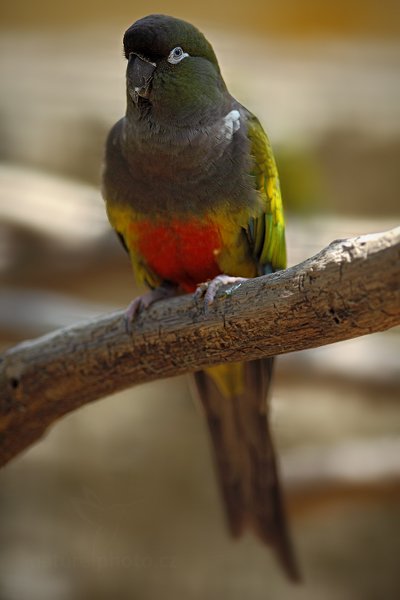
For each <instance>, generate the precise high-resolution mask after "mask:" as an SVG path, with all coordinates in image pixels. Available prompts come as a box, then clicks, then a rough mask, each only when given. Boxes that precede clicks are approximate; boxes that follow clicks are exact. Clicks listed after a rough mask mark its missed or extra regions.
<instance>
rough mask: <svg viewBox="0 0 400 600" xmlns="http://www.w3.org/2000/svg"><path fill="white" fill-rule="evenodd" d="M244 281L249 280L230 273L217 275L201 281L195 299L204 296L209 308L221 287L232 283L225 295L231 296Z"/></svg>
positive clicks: (206, 307)
mask: <svg viewBox="0 0 400 600" xmlns="http://www.w3.org/2000/svg"><path fill="white" fill-rule="evenodd" d="M243 281H247V279H246V278H245V277H231V276H230V275H217V277H214V279H212V280H211V281H206V282H205V283H201V284H200V285H199V286H198V288H197V289H196V291H195V293H194V298H195V300H198V299H200V298H202V297H204V306H205V309H206V310H207V309H208V308H209V307H210V306H211V304H212V303H213V302H214V300H215V297H216V295H217V293H218V292H219V290H220V288H221V287H223V286H225V285H229V284H232V285H231V286H230V287H229V288H228V289H226V290H225V295H227V296H230V295H231V294H232V293H233V292H234V291H235V290H236V289H237V288H238V287H239V286H240V284H241V283H243Z"/></svg>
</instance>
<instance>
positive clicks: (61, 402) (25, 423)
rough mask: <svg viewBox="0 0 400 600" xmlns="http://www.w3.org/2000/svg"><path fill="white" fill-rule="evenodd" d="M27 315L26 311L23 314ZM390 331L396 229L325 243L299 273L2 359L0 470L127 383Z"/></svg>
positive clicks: (100, 322) (102, 321) (394, 318)
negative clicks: (64, 419)
mask: <svg viewBox="0 0 400 600" xmlns="http://www.w3.org/2000/svg"><path fill="white" fill-rule="evenodd" d="M26 310H29V306H27V307H26ZM399 323H400V228H397V229H394V230H392V231H389V232H385V233H380V234H373V235H367V236H361V237H357V238H354V239H349V240H344V241H343V240H342V241H335V242H333V243H332V244H330V245H329V246H328V247H327V248H325V249H324V250H322V251H321V252H320V253H319V254H317V255H316V256H314V257H313V258H310V259H308V260H306V261H305V262H303V263H301V264H299V265H297V266H295V267H292V268H290V269H287V270H286V271H282V272H279V273H275V274H273V275H267V276H265V277H259V278H257V279H252V280H249V281H246V282H244V283H242V284H240V285H236V286H234V287H233V288H232V289H228V290H227V291H225V292H224V291H221V292H220V293H219V295H218V297H217V299H216V301H215V302H214V304H213V305H212V306H211V307H210V309H209V310H208V311H205V310H204V305H203V303H202V302H201V300H197V301H196V300H195V299H194V298H193V296H192V295H185V296H180V297H178V298H174V299H172V300H166V301H162V302H159V303H157V304H155V305H153V306H152V307H151V308H150V309H149V310H147V311H145V312H144V313H142V314H141V315H140V316H139V317H138V319H137V320H136V321H135V323H134V325H133V327H132V332H131V333H129V332H127V331H126V328H125V323H124V319H123V313H122V312H117V313H113V314H110V315H105V316H103V317H100V318H98V319H95V320H92V321H89V322H86V323H83V324H80V325H77V326H74V327H69V328H66V329H61V330H58V331H55V332H54V333H51V334H49V335H46V336H43V337H41V338H38V339H36V340H33V341H26V342H23V343H21V344H18V345H17V346H15V347H14V348H11V349H10V350H8V351H7V352H6V353H5V354H4V355H3V356H2V357H1V358H0V390H1V391H0V464H4V463H6V462H7V461H8V460H10V459H11V458H12V457H13V456H15V455H16V454H18V453H19V452H21V451H22V450H23V449H24V448H26V447H27V446H28V445H29V444H31V443H32V442H34V441H36V440H37V439H38V438H39V437H40V436H41V435H42V433H43V432H44V431H45V430H46V428H47V427H48V426H49V425H50V424H51V423H53V422H54V421H55V420H56V419H58V418H59V417H61V416H62V415H64V414H66V413H68V412H70V411H72V410H74V409H76V408H78V407H80V406H82V405H84V404H86V403H88V402H91V401H92V400H96V399H98V398H101V397H102V396H106V395H107V394H111V393H113V392H116V391H118V390H122V389H124V388H127V387H129V386H132V385H134V384H137V383H143V382H146V381H150V380H154V379H158V378H161V377H171V376H173V375H178V374H181V373H185V372H188V371H195V370H198V369H199V368H201V367H203V366H205V365H211V364H217V363H220V362H223V361H236V360H243V359H246V360H249V359H252V358H257V357H261V356H274V355H277V354H283V353H286V352H292V351H294V350H302V349H306V348H313V347H318V346H321V345H324V344H330V343H332V342H338V341H341V340H346V339H350V338H354V337H358V336H361V335H365V334H367V333H373V332H376V331H382V330H385V329H388V328H390V327H393V326H395V325H397V324H399Z"/></svg>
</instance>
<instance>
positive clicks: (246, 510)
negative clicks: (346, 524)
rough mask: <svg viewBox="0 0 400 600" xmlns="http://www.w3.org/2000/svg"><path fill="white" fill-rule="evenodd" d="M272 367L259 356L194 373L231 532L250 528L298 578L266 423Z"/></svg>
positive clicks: (289, 573) (240, 532)
mask: <svg viewBox="0 0 400 600" xmlns="http://www.w3.org/2000/svg"><path fill="white" fill-rule="evenodd" d="M272 368H273V359H261V360H255V361H250V362H246V363H231V364H225V365H221V366H218V367H212V368H209V369H206V370H205V371H200V372H198V373H195V374H194V377H195V383H196V387H197V390H198V392H199V395H200V399H201V402H202V405H203V408H204V411H205V413H206V417H207V421H208V427H209V430H210V434H211V439H212V442H213V451H214V459H215V463H216V468H217V474H218V478H219V483H220V488H221V493H222V498H223V501H224V503H225V508H226V515H227V520H228V526H229V529H230V531H231V534H232V535H233V536H234V537H239V536H240V535H241V534H242V533H243V531H244V530H245V529H246V528H250V529H252V530H253V531H254V533H255V534H256V535H257V536H258V537H259V538H260V539H261V540H262V541H263V542H264V543H265V544H268V545H270V546H272V547H273V548H274V550H275V552H276V554H277V556H278V559H279V561H280V562H281V564H282V566H283V567H284V569H285V571H286V573H287V575H288V576H289V578H290V579H291V580H292V581H299V579H300V576H299V570H298V567H297V563H296V559H295V556H294V552H293V547H292V542H291V539H290V534H289V529H288V525H287V518H286V512H285V506H284V500H283V495H282V491H281V487H280V482H279V473H278V468H277V461H276V457H275V452H274V447H273V443H272V438H271V435H270V432H269V427H268V405H267V394H268V390H269V387H270V383H271V377H272Z"/></svg>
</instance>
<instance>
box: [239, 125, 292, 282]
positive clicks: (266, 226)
mask: <svg viewBox="0 0 400 600" xmlns="http://www.w3.org/2000/svg"><path fill="white" fill-rule="evenodd" d="M248 136H249V139H250V144H251V146H250V151H251V154H252V156H253V159H254V164H253V170H252V173H251V174H252V175H253V177H254V179H255V183H256V186H257V189H258V191H259V192H260V195H261V197H262V200H263V204H264V212H263V214H262V215H260V216H258V217H257V218H256V219H251V220H250V225H249V235H250V238H251V239H252V240H253V243H254V253H255V258H256V260H257V261H258V262H259V264H260V265H261V266H264V265H271V267H272V270H274V271H276V270H279V269H285V268H286V242H285V222H284V217H283V206H282V196H281V190H280V185H279V176H278V170H277V167H276V162H275V158H274V154H273V151H272V148H271V144H270V142H269V139H268V137H267V134H266V133H265V131H264V130H263V128H262V126H261V123H260V122H259V120H258V119H257V118H256V117H255V116H254V115H252V116H251V117H250V119H249V124H248Z"/></svg>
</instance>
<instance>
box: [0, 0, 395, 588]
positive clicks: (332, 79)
mask: <svg viewBox="0 0 400 600" xmlns="http://www.w3.org/2000/svg"><path fill="white" fill-rule="evenodd" d="M1 12H2V18H1V25H0V27H1V36H0V79H1V84H2V85H1V102H0V277H1V288H0V345H1V348H3V349H5V348H7V347H9V346H10V345H12V344H13V343H15V342H17V341H18V340H22V339H26V338H29V337H34V336H36V335H39V334H42V333H44V332H46V331H49V330H52V329H54V328H57V327H59V326H62V325H68V324H70V323H76V322H78V321H80V320H83V319H85V318H87V317H89V316H93V315H96V314H99V313H102V312H105V311H107V310H110V309H113V308H116V307H118V308H120V307H123V306H125V305H126V304H127V303H128V302H129V300H130V299H131V298H132V297H133V295H134V294H136V293H137V292H138V290H136V289H135V287H134V282H133V280H132V275H131V271H130V266H129V264H128V259H127V257H126V256H125V254H124V252H123V251H122V249H121V248H120V246H119V245H118V242H117V240H116V239H115V236H114V234H113V233H112V232H111V230H110V227H109V225H108V224H107V222H106V218H105V213H104V207H103V203H102V200H101V196H100V192H99V180H100V176H99V174H100V169H101V161H102V154H103V145H104V140H105V136H106V133H107V131H108V130H109V128H110V127H111V125H112V124H113V123H114V122H115V121H116V120H117V119H118V118H119V117H120V116H121V115H122V114H123V112H124V104H125V91H124V70H125V61H124V59H123V54H122V43H121V40H122V35H123V32H124V31H125V29H126V28H127V27H128V26H129V25H130V24H131V23H132V22H133V21H135V20H136V19H137V18H139V17H141V16H144V15H145V14H148V13H150V12H164V13H167V14H172V15H175V16H179V17H181V18H185V19H187V20H190V21H192V22H193V23H194V24H196V25H197V26H198V27H199V28H201V29H202V30H203V31H204V33H205V34H206V35H207V37H208V38H209V40H210V41H211V42H212V44H213V46H214V48H215V50H216V52H217V55H218V57H219V59H220V63H221V66H222V70H223V74H224V77H225V79H226V81H227V84H228V86H229V88H230V90H231V92H232V93H233V94H234V95H235V96H236V97H237V98H238V99H239V100H240V101H241V102H242V103H244V104H245V105H246V106H247V107H248V108H250V109H251V110H252V111H253V112H255V113H256V114H257V115H258V116H259V117H260V119H261V121H262V123H263V124H264V126H265V128H266V130H267V131H268V133H269V135H270V138H271V141H272V143H273V146H274V148H275V150H276V155H277V161H278V166H279V169H280V173H281V180H282V188H283V193H284V199H285V204H286V207H287V210H286V212H287V228H288V235H287V239H288V249H289V261H290V264H295V263H296V262H298V261H300V260H302V259H303V258H306V257H308V256H311V255H312V254H314V253H316V252H317V251H319V250H320V249H321V248H322V247H323V246H324V245H326V244H327V243H329V242H330V241H332V240H333V239H336V238H338V237H346V236H351V235H354V234H359V233H367V232H372V231H380V230H384V229H388V228H390V227H393V226H395V225H397V224H398V221H399V213H400V209H399V200H398V190H399V189H400V168H399V154H400V153H399V150H400V118H399V117H400V78H399V66H400V41H399V38H398V35H399V32H400V18H399V17H400V15H399V5H398V3H397V2H395V1H394V0H393V1H392V0H382V1H381V2H379V3H378V2H376V1H374V0H364V1H363V2H361V1H357V0H337V1H336V2H335V3H321V2H317V1H316V0H302V1H301V2H299V1H298V0H279V1H278V0H269V1H268V2H264V1H261V0H258V1H257V0H248V1H247V2H244V3H243V2H233V1H230V2H228V1H226V0H221V1H220V2H218V3H216V2H209V1H208V0H203V2H201V3H187V2H182V1H179V0H176V1H165V2H149V1H146V2H145V1H139V0H131V1H130V2H127V1H122V0H114V2H112V3H110V2H105V1H104V0H97V1H96V2H90V1H87V2H77V1H76V0H69V2H67V3H55V2H50V1H46V0H37V1H36V2H24V1H20V0H14V1H13V2H12V3H7V5H6V4H5V3H4V4H3V6H2V8H1ZM399 353H400V334H399V330H392V331H390V332H386V333H382V334H376V335H372V336H369V337H366V338H360V339H358V340H354V341H351V342H346V343H341V344H335V345H333V346H330V347H326V348H321V349H317V350H310V351H306V352H302V353H297V354H291V355H287V356H283V357H280V358H279V360H278V361H277V371H276V380H275V387H274V395H273V403H272V421H273V429H274V434H275V438H276V442H277V445H278V447H279V455H280V462H281V466H282V471H283V478H284V484H285V489H286V493H287V500H288V506H289V512H290V518H291V523H292V529H293V535H294V538H295V544H296V547H297V551H298V555H299V559H300V563H301V566H302V570H303V572H304V578H305V584H304V585H303V586H302V587H300V588H298V589H297V588H293V587H292V586H290V585H289V584H287V583H286V582H285V581H284V579H283V576H282V574H281V572H280V571H279V569H278V568H277V565H276V564H275V562H274V559H273V557H272V556H271V553H269V552H267V551H265V550H264V549H263V548H262V547H261V546H260V545H259V544H258V543H257V542H256V541H255V540H254V539H252V537H251V536H247V537H245V539H243V541H241V542H240V543H239V542H238V543H233V542H231V540H230V539H229V538H228V536H227V533H226V530H225V528H224V521H223V515H222V510H221V507H220V504H219V498H218V493H217V489H216V485H215V480H214V473H213V469H212V463H211V458H210V452H209V447H208V440H207V433H206V431H205V425H204V423H203V421H202V419H201V415H200V414H199V412H198V411H197V409H196V406H195V405H194V403H193V402H192V400H191V398H190V396H189V390H188V385H187V380H186V378H179V379H174V380H168V381H162V382H156V383H154V384H151V385H146V386H142V387H137V388H135V389H132V390H129V391H126V392H124V393H122V394H118V395H115V396H113V397H112V398H108V399H104V400H101V401H99V402H96V403H94V404H92V405H90V406H86V407H84V408H82V409H81V410H79V411H77V412H75V413H74V414H72V415H70V416H68V417H66V418H64V419H63V420H62V421H61V422H60V423H58V424H57V425H55V426H54V427H53V429H52V430H51V431H50V432H49V433H48V435H47V436H46V437H45V439H43V441H41V442H40V443H38V444H37V445H36V446H35V447H33V448H31V449H30V450H28V451H27V452H26V453H25V454H24V455H23V456H21V457H19V458H17V459H15V460H14V461H13V462H12V463H11V464H10V465H9V466H7V467H6V468H5V469H4V470H3V471H2V472H1V473H0V511H1V512H0V537H1V539H2V545H1V546H0V600H36V599H37V600H39V599H40V600H64V599H70V598H74V599H75V600H81V599H82V600H87V599H96V600H102V599H104V600H105V599H109V598H111V597H113V598H119V599H121V600H125V599H128V598H129V599H130V598H139V599H152V598H156V597H163V598H176V597H178V598H180V597H182V598H188V599H190V600H191V599H198V598H210V599H213V598H215V599H217V598H218V599H219V598H229V599H230V600H235V599H242V598H243V597H244V595H245V594H246V596H247V597H249V598H252V599H253V598H254V599H256V600H258V599H261V598H263V599H265V598H267V599H271V600H276V599H285V600H286V599H289V600H290V599H292V598H296V599H300V600H302V599H306V598H307V600H314V599H318V600H320V599H324V600H336V599H340V600H346V599H349V600H350V599H351V600H375V599H378V598H379V599H381V598H385V600H391V599H395V598H396V599H397V598H399V597H400V578H399V556H400V509H399V500H400V437H399V432H400V406H399V402H398V400H399V396H400V373H399Z"/></svg>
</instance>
